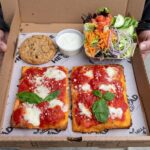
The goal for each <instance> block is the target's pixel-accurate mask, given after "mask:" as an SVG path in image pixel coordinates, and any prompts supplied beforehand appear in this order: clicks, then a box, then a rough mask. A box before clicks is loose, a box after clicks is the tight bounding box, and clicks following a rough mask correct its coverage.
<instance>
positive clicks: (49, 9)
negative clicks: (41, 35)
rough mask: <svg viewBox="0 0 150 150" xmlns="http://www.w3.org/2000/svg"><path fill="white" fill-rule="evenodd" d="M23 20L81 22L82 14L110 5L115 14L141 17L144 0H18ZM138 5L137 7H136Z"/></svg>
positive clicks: (33, 21)
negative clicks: (136, 0)
mask: <svg viewBox="0 0 150 150" xmlns="http://www.w3.org/2000/svg"><path fill="white" fill-rule="evenodd" d="M18 4H19V11H20V18H21V21H22V22H32V23H62V22H63V23H81V18H80V16H81V15H82V14H83V13H84V14H87V13H88V12H94V11H95V9H96V8H100V7H108V8H110V9H111V12H112V14H113V15H117V14H118V13H122V14H123V15H131V16H134V17H135V18H136V19H140V18H141V14H142V10H143V6H144V1H143V0H138V2H136V4H135V1H134V0H121V1H120V0H114V1H113V2H112V1H110V0H101V1H99V0H93V1H91V0H82V1H81V0H54V1H53V0H43V1H42V0H30V2H28V1H24V0H18ZM135 5H136V7H135Z"/></svg>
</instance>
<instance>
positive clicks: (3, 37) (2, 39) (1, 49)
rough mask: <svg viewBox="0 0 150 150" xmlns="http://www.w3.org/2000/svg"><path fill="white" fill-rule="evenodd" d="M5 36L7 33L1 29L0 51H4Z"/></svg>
mask: <svg viewBox="0 0 150 150" xmlns="http://www.w3.org/2000/svg"><path fill="white" fill-rule="evenodd" d="M7 37H8V33H4V32H3V31H2V30H0V51H3V52H5V51H6V49H7V45H6V43H7Z"/></svg>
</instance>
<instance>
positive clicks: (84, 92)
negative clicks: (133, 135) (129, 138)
mask: <svg viewBox="0 0 150 150" xmlns="http://www.w3.org/2000/svg"><path fill="white" fill-rule="evenodd" d="M71 95H72V118H73V120H72V128H73V131H75V132H88V133H90V132H101V131H103V130H105V129H113V128H118V129H119V128H129V127H130V125H131V114H130V110H129V105H128V101H127V93H126V82H125V76H124V69H123V67H122V66H121V65H117V64H114V65H113V64H112V65H88V66H78V67H74V68H73V70H72V74H71Z"/></svg>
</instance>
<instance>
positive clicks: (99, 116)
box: [95, 111, 109, 123]
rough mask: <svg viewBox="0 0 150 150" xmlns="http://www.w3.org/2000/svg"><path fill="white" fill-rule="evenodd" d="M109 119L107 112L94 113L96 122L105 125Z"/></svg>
mask: <svg viewBox="0 0 150 150" xmlns="http://www.w3.org/2000/svg"><path fill="white" fill-rule="evenodd" d="M108 117H109V111H105V112H104V113H95V118H96V119H97V121H99V122H102V123H105V122H107V120H108Z"/></svg>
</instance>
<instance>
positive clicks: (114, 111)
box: [109, 106, 123, 119]
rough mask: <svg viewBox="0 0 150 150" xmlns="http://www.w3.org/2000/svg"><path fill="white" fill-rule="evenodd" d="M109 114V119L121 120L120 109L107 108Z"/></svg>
mask: <svg viewBox="0 0 150 150" xmlns="http://www.w3.org/2000/svg"><path fill="white" fill-rule="evenodd" d="M109 114H110V117H111V119H115V118H118V119H121V118H122V115H123V110H122V109H121V108H120V107H119V108H114V107H111V106H109Z"/></svg>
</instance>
